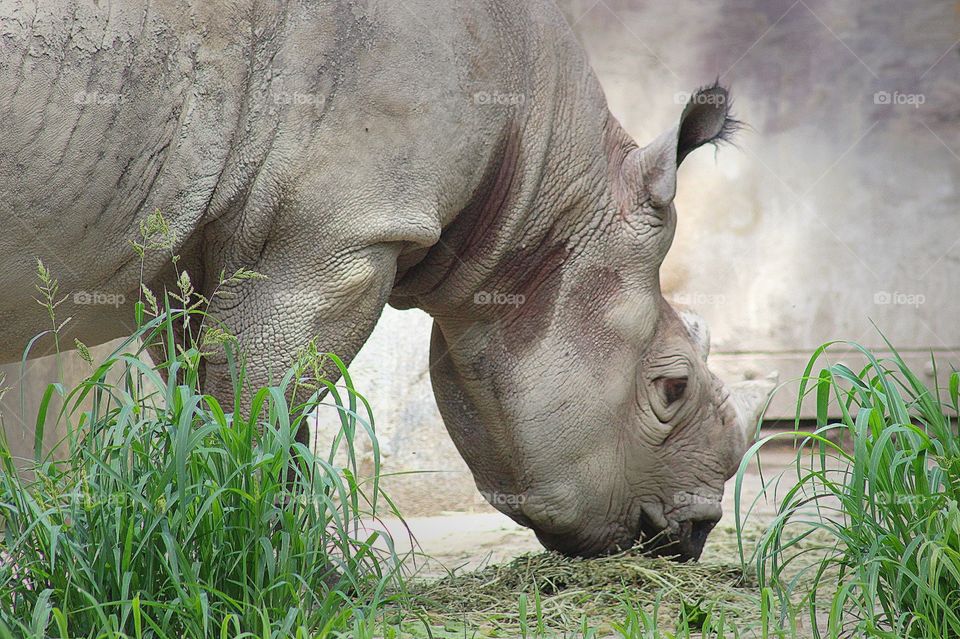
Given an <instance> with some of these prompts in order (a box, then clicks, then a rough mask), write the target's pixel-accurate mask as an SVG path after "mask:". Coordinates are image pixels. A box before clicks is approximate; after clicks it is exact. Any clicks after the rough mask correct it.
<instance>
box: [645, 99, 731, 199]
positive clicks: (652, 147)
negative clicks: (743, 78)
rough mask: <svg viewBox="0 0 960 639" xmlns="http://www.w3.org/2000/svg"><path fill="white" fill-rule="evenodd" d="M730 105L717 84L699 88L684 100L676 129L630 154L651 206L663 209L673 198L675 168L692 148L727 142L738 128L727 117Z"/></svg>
mask: <svg viewBox="0 0 960 639" xmlns="http://www.w3.org/2000/svg"><path fill="white" fill-rule="evenodd" d="M730 106H731V103H730V95H729V93H727V90H726V89H725V88H723V87H721V86H720V85H718V84H714V85H713V86H709V87H704V88H702V89H699V90H697V91H696V92H694V93H693V94H692V95H691V96H690V99H689V100H688V101H687V104H686V106H685V107H684V108H683V113H682V114H681V115H680V123H679V124H678V125H677V127H676V128H674V129H672V130H670V131H667V132H666V133H664V134H662V135H660V136H659V137H658V138H657V139H656V140H654V141H653V142H651V143H650V144H649V145H647V146H645V147H643V148H642V149H637V150H635V151H633V152H632V153H631V156H633V157H630V158H629V161H630V163H631V164H632V165H633V168H634V171H635V172H636V173H639V180H640V182H641V183H642V185H643V190H644V191H645V193H646V195H647V196H649V198H650V203H651V204H652V205H653V206H654V207H656V208H662V207H664V206H667V205H668V204H670V202H672V201H673V198H674V196H675V195H676V193H677V167H678V166H680V163H681V162H683V159H684V158H685V157H687V155H689V153H690V152H691V151H693V150H694V149H696V148H698V147H701V146H703V145H704V144H717V143H719V142H721V141H727V140H729V139H730V137H731V136H732V135H733V133H734V132H735V131H736V130H737V129H738V128H739V127H740V123H739V122H737V121H736V120H734V119H733V118H732V117H731V116H730Z"/></svg>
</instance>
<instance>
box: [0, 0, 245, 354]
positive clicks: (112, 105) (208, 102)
mask: <svg viewBox="0 0 960 639" xmlns="http://www.w3.org/2000/svg"><path fill="white" fill-rule="evenodd" d="M212 8H213V7H211V6H210V5H209V4H206V3H202V2H197V3H194V4H193V5H192V6H190V5H188V4H187V3H183V2H172V1H167V0H162V1H160V2H148V1H147V0H124V1H123V2H108V3H104V2H95V1H92V0H89V1H88V0H79V1H75V2H57V1H43V0H41V1H40V2H36V3H30V2H17V1H15V0H0V51H2V55H0V220H2V227H3V233H2V235H0V291H2V294H0V320H2V324H3V325H4V326H6V327H7V328H5V329H3V333H5V334H4V335H3V336H4V337H5V338H6V339H4V340H3V341H4V342H5V343H9V344H15V345H16V348H20V347H22V345H23V344H22V338H23V337H24V336H27V335H29V334H32V333H33V332H36V331H38V330H39V327H40V326H41V325H40V324H39V323H38V321H37V319H38V316H37V314H36V313H37V312H38V311H40V312H42V309H39V308H37V309H36V310H34V307H35V306H36V305H35V304H33V303H31V302H29V298H30V297H32V296H33V295H34V290H33V283H34V277H33V273H34V269H35V263H34V259H35V258H37V257H39V258H41V259H43V260H44V262H45V263H46V264H47V266H48V267H49V268H50V269H51V270H52V271H53V273H54V274H55V275H56V276H57V277H58V278H59V279H60V281H61V289H62V290H63V291H64V292H65V293H69V294H72V293H74V292H78V291H88V292H89V291H91V290H100V291H103V292H105V293H109V294H113V295H123V294H127V295H128V296H129V294H130V289H131V287H134V286H135V283H133V282H131V281H130V277H129V275H128V271H130V270H136V269H130V268H127V267H129V266H132V265H131V262H132V261H135V259H134V257H133V252H132V250H131V248H130V245H129V242H130V241H131V240H134V239H136V237H137V235H138V234H139V223H140V222H141V221H142V220H143V219H144V216H145V215H147V214H148V213H149V212H151V211H152V210H153V209H154V208H163V209H164V212H165V213H166V214H167V215H168V216H169V218H170V219H171V221H172V223H173V226H174V227H175V228H176V229H177V231H178V233H179V234H180V236H181V238H187V237H189V236H190V232H191V230H192V229H193V228H194V227H195V226H196V224H197V222H198V220H199V218H200V216H201V215H202V212H203V210H204V209H205V208H206V203H207V201H208V200H209V198H210V195H211V193H212V192H213V189H214V186H215V184H216V182H217V179H218V177H219V176H220V174H221V171H222V170H223V168H224V162H225V158H226V156H227V153H228V150H229V148H228V147H229V142H230V140H231V137H232V134H233V129H234V127H235V126H236V125H237V113H238V107H239V98H240V97H241V95H240V91H241V89H242V81H243V78H244V75H245V72H246V63H245V59H246V57H245V55H243V51H244V50H245V49H246V48H247V46H248V42H249V39H250V38H249V35H247V34H246V33H245V32H244V30H243V29H242V28H241V25H242V24H243V19H242V17H239V16H235V17H229V18H228V17H225V16H224V15H223V12H222V11H221V12H219V13H218V12H217V11H213V10H211V9H212ZM247 31H249V30H248V29H247ZM70 301H71V299H68V303H69V302H70ZM75 311H76V312H75ZM64 314H69V315H78V316H79V318H78V319H82V318H83V316H85V315H87V314H89V315H91V316H93V317H94V318H95V319H96V321H94V322H90V324H91V325H92V326H94V327H95V329H94V330H93V332H92V333H90V332H87V333H86V336H87V337H89V338H90V339H92V341H102V340H103V339H106V338H109V337H111V336H112V334H113V333H114V332H116V330H122V328H121V327H119V326H117V328H112V327H113V326H116V322H111V321H109V320H110V316H111V315H122V316H123V318H124V319H128V318H129V317H130V315H131V313H130V312H129V308H124V309H121V308H117V307H116V306H112V305H106V306H102V307H100V308H97V309H85V308H77V309H68V310H66V312H65V313H64ZM17 327H22V328H20V329H19V330H18V328H17ZM97 329H102V333H103V334H102V335H101V331H98V330H97ZM11 333H12V334H11Z"/></svg>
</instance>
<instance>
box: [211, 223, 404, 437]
mask: <svg viewBox="0 0 960 639" xmlns="http://www.w3.org/2000/svg"><path fill="white" fill-rule="evenodd" d="M290 244H296V242H295V241H294V242H290V243H282V242H278V243H268V244H267V245H266V246H265V247H264V251H263V252H262V253H261V257H260V259H259V260H258V261H257V262H255V263H253V264H248V265H246V266H247V268H252V269H253V270H255V271H256V272H258V273H260V274H262V275H263V276H265V279H254V280H244V281H241V282H237V283H234V284H231V285H229V286H228V287H226V289H224V290H223V291H222V294H218V295H216V296H214V298H213V301H212V304H211V307H210V314H211V316H212V318H213V320H214V321H215V322H222V323H223V324H224V325H225V328H226V329H227V330H229V331H230V332H231V333H232V334H233V335H235V336H236V337H237V340H238V344H239V349H240V352H241V353H242V354H243V356H244V357H245V359H246V377H247V384H248V385H249V388H251V389H255V388H259V387H262V386H265V385H268V384H271V383H276V382H278V381H279V380H280V379H281V378H282V376H283V374H284V373H285V371H286V370H287V369H288V367H289V366H290V365H291V363H292V362H293V361H294V359H295V358H296V356H297V354H298V352H300V351H301V349H303V348H304V347H305V346H306V345H307V344H308V343H309V341H310V340H311V339H316V340H317V345H318V348H319V349H320V350H321V351H329V352H333V353H335V354H337V355H338V356H339V357H340V358H342V359H343V360H344V362H345V363H347V364H349V363H350V361H351V360H352V359H353V357H354V356H355V355H356V354H357V352H358V351H359V350H360V347H361V346H362V345H363V343H364V342H365V341H366V339H367V338H368V337H369V335H370V332H371V331H372V330H373V327H374V325H375V324H376V322H377V320H378V319H379V317H380V314H381V312H382V311H383V307H384V305H385V304H386V301H387V297H388V295H389V293H390V290H391V288H392V285H393V280H394V276H395V274H396V258H397V254H398V253H399V246H398V245H395V244H389V243H382V244H376V245H372V246H366V247H363V248H358V249H352V250H351V249H345V250H343V251H338V252H336V253H334V254H327V255H323V256H321V255H317V254H315V253H309V252H303V251H297V250H291V247H290ZM227 272H228V273H230V272H232V271H231V270H230V267H229V266H228V267H227ZM322 372H323V374H324V375H325V376H326V378H327V379H330V380H335V379H337V378H338V377H339V372H338V371H337V368H336V366H334V365H333V363H332V362H329V363H328V364H327V365H325V367H324V370H323V371H322ZM203 384H204V391H205V392H208V393H211V394H213V395H214V396H215V397H217V398H218V399H222V400H224V401H227V402H229V403H228V404H227V405H232V402H233V397H232V396H233V389H232V381H231V379H230V373H229V369H228V367H227V362H226V357H225V354H224V353H223V352H222V351H220V352H217V353H215V354H214V355H212V356H211V357H210V358H209V359H208V360H207V362H206V369H205V376H204V380H203ZM306 430H307V429H301V432H299V433H297V440H298V441H301V442H303V443H308V440H309V433H308V432H306Z"/></svg>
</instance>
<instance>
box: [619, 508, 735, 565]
mask: <svg viewBox="0 0 960 639" xmlns="http://www.w3.org/2000/svg"><path fill="white" fill-rule="evenodd" d="M716 524H717V522H716V521H714V520H707V519H704V520H697V519H684V520H682V521H680V522H679V523H678V524H677V527H676V530H671V529H668V528H658V527H657V526H656V524H654V523H653V520H652V519H651V518H650V516H649V515H648V514H647V512H646V511H645V510H643V509H641V511H640V522H639V527H638V528H639V530H638V533H637V539H636V541H637V544H638V545H639V546H640V548H641V549H642V550H643V552H644V553H645V554H647V555H650V556H651V557H667V558H671V559H675V560H677V561H695V560H697V559H699V558H700V555H701V553H702V552H703V546H704V544H705V543H706V540H707V535H709V534H710V531H711V530H713V527H714V526H716Z"/></svg>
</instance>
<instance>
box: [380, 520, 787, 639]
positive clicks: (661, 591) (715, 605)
mask: <svg viewBox="0 0 960 639" xmlns="http://www.w3.org/2000/svg"><path fill="white" fill-rule="evenodd" d="M762 532H763V531H762V529H760V528H759V527H756V528H751V529H749V530H745V531H743V534H744V535H745V537H746V538H748V539H758V538H759V537H760V536H761V534H762ZM709 546H710V550H709V558H708V559H705V560H703V561H700V562H691V563H682V564H681V563H676V562H673V561H670V560H668V559H663V558H652V557H647V556H644V555H643V554H642V553H641V552H639V550H636V549H634V550H630V551H627V552H624V553H620V554H617V555H611V556H607V557H598V558H593V559H577V558H568V557H564V556H562V555H559V554H557V553H553V552H543V553H536V554H526V555H522V556H520V557H518V558H516V559H514V560H513V561H511V562H509V563H507V564H501V565H492V566H488V567H485V568H482V569H479V570H474V571H471V572H465V573H452V574H449V575H447V576H445V577H442V578H440V579H432V580H411V581H409V582H408V587H409V589H410V596H411V598H410V601H408V602H407V603H406V604H405V607H404V608H402V609H395V610H392V612H391V614H389V615H388V616H387V619H388V621H389V622H390V624H391V625H393V627H394V631H395V632H396V633H397V634H396V635H395V636H397V637H406V636H417V637H421V636H422V637H428V636H429V637H463V636H468V637H470V636H489V637H531V638H532V637H588V638H589V637H606V636H623V637H648V636H649V637H661V636H664V637H665V636H677V637H688V636H691V635H692V636H697V635H699V634H701V633H706V634H707V635H712V636H718V637H739V636H748V635H746V634H744V633H747V632H748V631H750V629H755V630H756V631H757V632H756V634H757V636H759V635H760V630H759V629H760V628H761V627H762V626H763V625H764V624H765V622H766V619H767V617H768V615H767V611H768V606H767V605H766V604H765V602H764V601H763V600H762V597H761V593H760V591H759V589H758V588H757V584H756V581H755V579H754V578H753V577H752V576H751V575H750V574H749V573H745V572H744V570H743V566H742V565H741V564H740V563H739V562H738V561H737V559H736V558H737V547H738V536H737V531H736V529H734V528H733V527H730V526H721V527H718V528H717V529H716V530H715V531H714V533H713V535H712V536H711V538H710V542H709ZM769 601H770V599H769V598H768V600H767V603H769ZM387 636H390V634H389V633H388V635H387Z"/></svg>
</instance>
